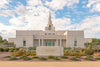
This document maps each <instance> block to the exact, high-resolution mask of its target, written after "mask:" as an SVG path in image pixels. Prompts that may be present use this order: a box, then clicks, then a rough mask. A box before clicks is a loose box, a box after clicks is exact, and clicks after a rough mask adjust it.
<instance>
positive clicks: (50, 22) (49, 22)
mask: <svg viewBox="0 0 100 67" xmlns="http://www.w3.org/2000/svg"><path fill="white" fill-rule="evenodd" d="M48 24H50V25H51V24H52V21H51V11H50V10H49V21H48Z"/></svg>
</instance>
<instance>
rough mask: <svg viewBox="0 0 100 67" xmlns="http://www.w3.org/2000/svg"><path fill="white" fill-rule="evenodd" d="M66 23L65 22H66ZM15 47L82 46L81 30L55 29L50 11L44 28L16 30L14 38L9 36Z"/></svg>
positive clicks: (82, 34)
mask: <svg viewBox="0 0 100 67" xmlns="http://www.w3.org/2000/svg"><path fill="white" fill-rule="evenodd" d="M66 23H67V22H66ZM8 40H9V42H14V43H15V44H16V47H26V48H28V47H38V46H61V47H76V48H78V47H79V48H84V31H83V30H55V27H54V26H53V24H52V20H51V13H50V12H49V19H48V23H47V26H46V27H45V30H44V31H43V30H17V31H16V38H9V39H8Z"/></svg>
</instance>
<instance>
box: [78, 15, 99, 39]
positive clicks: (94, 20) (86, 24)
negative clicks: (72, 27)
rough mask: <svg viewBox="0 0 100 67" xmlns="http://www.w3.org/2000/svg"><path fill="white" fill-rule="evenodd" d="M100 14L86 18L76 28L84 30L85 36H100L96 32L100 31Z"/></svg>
mask: <svg viewBox="0 0 100 67" xmlns="http://www.w3.org/2000/svg"><path fill="white" fill-rule="evenodd" d="M99 21H100V16H91V17H87V18H86V19H84V20H83V21H82V22H81V23H80V24H77V25H76V26H77V27H76V29H78V30H84V31H85V37H93V38H94V37H95V38H96V37H97V38H98V37H100V36H98V35H95V33H100V22H99Z"/></svg>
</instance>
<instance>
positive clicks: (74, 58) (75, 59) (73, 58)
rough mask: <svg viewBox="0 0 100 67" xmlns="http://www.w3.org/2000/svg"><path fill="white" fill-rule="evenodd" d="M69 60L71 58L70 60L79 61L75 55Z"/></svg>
mask: <svg viewBox="0 0 100 67" xmlns="http://www.w3.org/2000/svg"><path fill="white" fill-rule="evenodd" d="M70 60H72V61H79V60H78V59H77V58H76V57H72V58H70Z"/></svg>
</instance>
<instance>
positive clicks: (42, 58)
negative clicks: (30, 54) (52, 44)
mask: <svg viewBox="0 0 100 67" xmlns="http://www.w3.org/2000/svg"><path fill="white" fill-rule="evenodd" d="M39 59H40V60H47V59H46V58H44V57H41V58H39Z"/></svg>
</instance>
